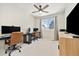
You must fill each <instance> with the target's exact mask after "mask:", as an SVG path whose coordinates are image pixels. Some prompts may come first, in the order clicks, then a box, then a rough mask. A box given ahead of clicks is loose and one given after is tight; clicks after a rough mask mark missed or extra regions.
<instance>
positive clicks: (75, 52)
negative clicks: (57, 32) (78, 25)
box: [59, 34, 79, 56]
mask: <svg viewBox="0 0 79 59" xmlns="http://www.w3.org/2000/svg"><path fill="white" fill-rule="evenodd" d="M63 35H64V34H63ZM63 35H62V36H59V54H60V55H61V56H79V38H73V37H69V36H70V35H69V34H67V35H66V36H63Z"/></svg>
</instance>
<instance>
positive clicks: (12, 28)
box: [1, 26, 20, 34]
mask: <svg viewBox="0 0 79 59" xmlns="http://www.w3.org/2000/svg"><path fill="white" fill-rule="evenodd" d="M1 32H2V34H9V33H12V32H20V27H18V26H1Z"/></svg>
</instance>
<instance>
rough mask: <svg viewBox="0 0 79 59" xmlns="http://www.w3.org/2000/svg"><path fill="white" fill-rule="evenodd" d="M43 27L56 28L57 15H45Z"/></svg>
mask: <svg viewBox="0 0 79 59" xmlns="http://www.w3.org/2000/svg"><path fill="white" fill-rule="evenodd" d="M41 23H42V24H41V25H42V27H43V28H46V29H53V28H54V26H55V25H54V23H55V17H45V18H42V22H41Z"/></svg>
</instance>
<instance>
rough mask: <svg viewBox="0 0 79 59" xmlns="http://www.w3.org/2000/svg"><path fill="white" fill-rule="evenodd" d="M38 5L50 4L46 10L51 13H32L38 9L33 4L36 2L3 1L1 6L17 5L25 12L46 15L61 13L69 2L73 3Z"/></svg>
mask: <svg viewBox="0 0 79 59" xmlns="http://www.w3.org/2000/svg"><path fill="white" fill-rule="evenodd" d="M35 4H36V5H39V4H41V5H42V6H45V5H47V4H48V5H49V7H48V8H46V9H45V11H48V12H49V13H43V12H42V13H39V12H38V13H32V12H33V11H37V9H36V8H35V7H34V6H33V5H34V3H1V4H0V8H1V7H6V6H7V7H8V6H10V8H11V7H12V8H13V7H16V8H18V9H19V10H23V12H26V13H30V14H32V15H33V16H44V15H50V14H56V13H60V12H63V11H64V10H65V8H66V7H67V6H68V4H71V3H35Z"/></svg>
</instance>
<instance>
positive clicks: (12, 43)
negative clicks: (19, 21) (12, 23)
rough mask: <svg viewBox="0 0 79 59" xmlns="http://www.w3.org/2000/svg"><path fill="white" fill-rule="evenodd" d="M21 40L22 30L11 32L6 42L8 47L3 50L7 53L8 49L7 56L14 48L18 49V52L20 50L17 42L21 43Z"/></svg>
mask: <svg viewBox="0 0 79 59" xmlns="http://www.w3.org/2000/svg"><path fill="white" fill-rule="evenodd" d="M22 42H23V33H22V32H12V35H11V38H10V39H9V40H8V42H7V43H6V44H8V45H9V47H8V49H7V50H6V51H5V53H7V51H10V52H9V56H11V52H12V51H14V50H19V52H21V50H20V49H19V47H17V44H19V43H22Z"/></svg>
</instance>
